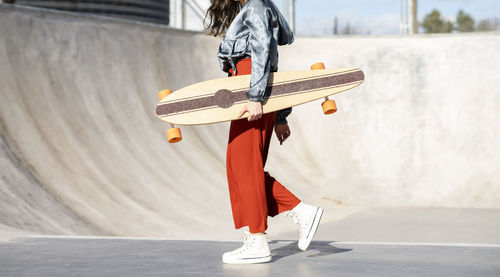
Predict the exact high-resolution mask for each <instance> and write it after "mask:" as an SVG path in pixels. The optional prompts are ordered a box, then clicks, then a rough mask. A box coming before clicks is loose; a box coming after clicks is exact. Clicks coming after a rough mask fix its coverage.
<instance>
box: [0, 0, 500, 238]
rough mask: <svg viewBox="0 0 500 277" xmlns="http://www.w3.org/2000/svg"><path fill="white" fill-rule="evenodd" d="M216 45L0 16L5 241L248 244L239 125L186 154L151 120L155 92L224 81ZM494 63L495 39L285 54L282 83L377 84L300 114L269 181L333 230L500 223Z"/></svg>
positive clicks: (144, 31)
mask: <svg viewBox="0 0 500 277" xmlns="http://www.w3.org/2000/svg"><path fill="white" fill-rule="evenodd" d="M217 46H218V39H215V38H211V37H208V36H205V35H203V34H199V33H193V32H185V31H177V30H173V29H170V28H168V27H163V26H157V25H152V24H141V23H136V22H128V21H124V20H113V19H105V18H101V17H92V16H78V15H75V14H71V13H64V12H53V11H47V10H40V9H32V8H22V7H17V6H12V5H4V4H1V5H0V65H1V66H0V93H1V98H0V99H1V100H0V123H1V124H0V128H1V129H0V131H1V133H0V134H1V140H0V143H1V155H0V163H1V171H0V172H1V176H2V178H1V179H0V229H1V230H2V232H3V234H11V235H12V234H14V235H15V234H30V233H36V234H54V235H60V234H65V235H113V236H148V237H168V238H183V239H239V238H240V235H239V234H238V233H235V232H234V231H233V224H232V218H231V213H230V208H229V200H228V192H227V183H226V176H225V149H226V143H227V136H228V128H229V123H227V122H226V123H220V124H213V125H204V126H196V127H181V129H182V132H183V136H184V139H183V141H182V142H180V143H178V144H168V143H167V142H166V139H165V135H164V131H165V130H166V129H167V128H168V127H169V126H168V125H166V124H163V123H162V122H160V121H159V120H157V119H156V118H155V116H154V113H153V110H154V105H155V104H156V102H157V99H156V92H157V91H158V90H159V89H163V88H171V89H174V90H175V89H178V88H181V87H183V86H185V85H188V84H191V83H194V82H198V81H202V80H208V79H212V78H217V77H223V76H224V74H223V73H222V72H221V71H220V70H219V67H218V64H217V60H216V58H215V53H216V51H217ZM497 49H500V36H499V34H497V33H491V34H478V35H468V36H461V35H457V36H416V37H396V36H394V37H390V36H389V37H388V36H384V37H358V38H348V37H340V38H298V39H297V40H296V42H295V43H294V44H293V45H292V46H286V47H282V48H281V50H280V70H299V69H307V68H308V67H309V65H310V64H312V63H314V62H316V61H323V62H325V63H326V65H327V67H345V66H349V67H352V66H359V67H361V68H363V70H364V71H365V74H366V76H367V79H366V81H365V83H364V84H363V85H362V86H361V87H359V88H356V89H354V90H352V91H350V92H347V93H342V94H340V95H338V96H336V97H334V99H336V101H337V104H338V106H339V109H340V110H339V112H337V113H336V114H334V115H333V116H324V115H322V112H321V108H320V103H321V102H320V101H316V102H313V103H309V104H307V105H303V106H300V107H295V108H294V111H293V113H292V114H291V115H290V117H289V122H290V128H291V130H292V131H291V132H292V135H291V137H290V138H289V139H288V141H286V142H285V143H284V144H283V145H282V146H280V145H279V143H278V142H277V140H276V138H273V141H272V146H271V150H270V153H269V159H268V162H267V165H266V170H267V171H269V172H271V174H272V175H273V176H274V177H276V178H277V179H278V180H280V182H281V183H283V184H284V185H285V186H287V187H288V188H289V189H290V190H291V191H293V192H294V193H295V194H296V195H297V196H299V197H300V198H302V199H303V200H304V201H306V202H311V203H317V204H320V205H322V206H323V207H325V209H326V213H325V214H326V217H325V220H327V221H328V220H330V221H331V220H334V219H336V218H339V217H341V216H342V215H344V214H347V213H349V212H350V211H353V210H356V209H358V208H369V207H374V206H422V207H427V206H440V207H473V208H500V201H499V200H500V184H499V180H500V169H499V168H500V166H499V164H500V151H498V149H500V140H499V139H498V138H499V136H500V125H499V124H498V119H499V118H500V109H499V107H500V93H499V90H498V85H497V83H498V76H500V57H499V55H498V54H497ZM278 225H279V224H278ZM279 226H281V225H279ZM283 226H284V225H283ZM287 226H288V225H287ZM280 228H282V229H280ZM287 228H291V229H294V228H295V227H294V226H292V225H290V227H279V228H277V229H276V230H278V231H289V230H290V229H287Z"/></svg>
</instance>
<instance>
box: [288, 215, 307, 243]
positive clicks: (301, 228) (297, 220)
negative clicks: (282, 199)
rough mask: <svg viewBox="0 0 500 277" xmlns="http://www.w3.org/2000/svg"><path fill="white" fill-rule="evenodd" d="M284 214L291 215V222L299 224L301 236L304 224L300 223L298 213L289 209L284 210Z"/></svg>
mask: <svg viewBox="0 0 500 277" xmlns="http://www.w3.org/2000/svg"><path fill="white" fill-rule="evenodd" d="M285 216H287V217H291V218H292V219H293V222H295V223H296V224H297V225H299V235H300V237H302V235H303V232H304V227H305V226H304V224H302V222H301V220H300V215H299V214H298V213H296V212H295V211H293V210H289V211H286V212H285Z"/></svg>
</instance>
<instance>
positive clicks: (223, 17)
mask: <svg viewBox="0 0 500 277" xmlns="http://www.w3.org/2000/svg"><path fill="white" fill-rule="evenodd" d="M210 2H211V4H210V8H208V10H207V13H206V15H205V19H204V20H203V24H204V26H205V31H206V32H207V34H209V35H213V36H214V37H215V36H218V35H222V34H224V33H225V32H226V30H227V28H229V25H231V22H233V19H234V18H235V17H236V15H237V14H238V12H239V11H240V9H241V6H240V2H239V1H234V0H211V1H210Z"/></svg>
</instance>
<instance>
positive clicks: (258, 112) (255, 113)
mask: <svg viewBox="0 0 500 277" xmlns="http://www.w3.org/2000/svg"><path fill="white" fill-rule="evenodd" d="M245 112H248V114H249V115H248V121H253V120H257V119H260V118H261V117H262V103H260V102H256V101H248V102H247V103H246V104H245V106H243V108H242V109H241V112H240V114H239V115H238V117H241V116H242V115H243V114H244V113H245Z"/></svg>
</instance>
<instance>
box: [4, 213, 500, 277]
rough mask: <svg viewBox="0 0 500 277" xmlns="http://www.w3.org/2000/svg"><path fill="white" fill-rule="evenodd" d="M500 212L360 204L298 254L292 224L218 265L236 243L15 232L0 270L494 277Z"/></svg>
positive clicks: (498, 271) (499, 265)
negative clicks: (265, 249)
mask: <svg viewBox="0 0 500 277" xmlns="http://www.w3.org/2000/svg"><path fill="white" fill-rule="evenodd" d="M327 212H328V211H327ZM498 218H500V210H489V209H442V208H378V209H371V210H366V211H360V212H358V213H354V214H352V215H350V216H348V217H346V218H345V219H342V220H339V221H336V222H333V223H331V222H330V223H329V222H325V223H323V224H321V226H320V228H319V230H318V232H317V234H316V237H315V240H314V241H313V242H312V244H311V246H310V249H309V250H308V251H306V252H302V251H300V250H299V249H298V248H297V241H296V238H297V232H294V233H289V234H276V235H271V236H270V237H269V238H270V240H271V242H270V248H271V250H272V255H273V260H272V262H271V263H267V264H260V265H224V264H222V262H221V255H222V253H224V252H225V251H230V250H233V249H235V248H237V247H239V246H240V245H241V243H240V242H222V241H193V240H182V241H179V240H168V239H156V240H155V239H146V238H113V237H57V236H54V237H47V236H45V237H43V236H38V237H35V236H32V237H20V238H16V239H13V240H11V241H9V242H5V243H0V276H2V277H4V276H5V277H11V276H12V277H14V276H37V277H38V276H40V277H41V276H51V277H59V276H61V277H63V276H64V277H66V276H500V223H499V222H498V220H497V219H498ZM270 228H271V229H272V226H270Z"/></svg>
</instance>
